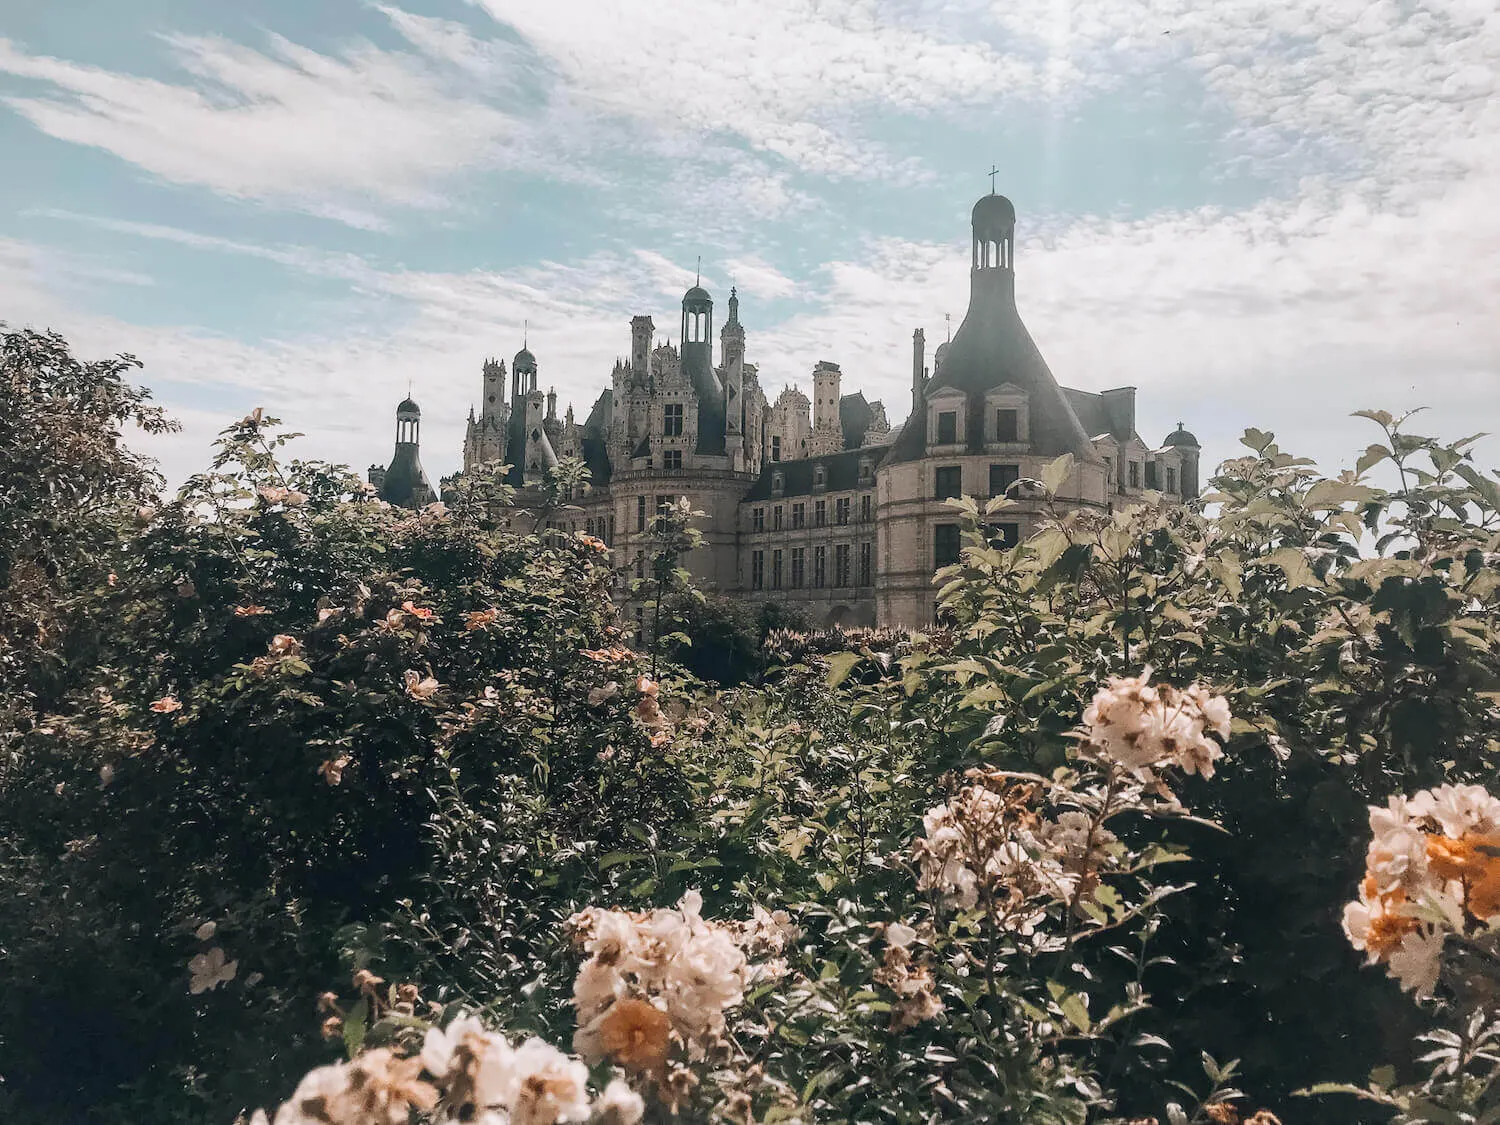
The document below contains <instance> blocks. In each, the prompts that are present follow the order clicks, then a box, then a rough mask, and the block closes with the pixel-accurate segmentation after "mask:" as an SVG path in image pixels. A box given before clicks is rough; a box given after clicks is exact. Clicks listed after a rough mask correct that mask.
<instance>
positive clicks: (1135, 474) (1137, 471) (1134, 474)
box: [1130, 461, 1141, 488]
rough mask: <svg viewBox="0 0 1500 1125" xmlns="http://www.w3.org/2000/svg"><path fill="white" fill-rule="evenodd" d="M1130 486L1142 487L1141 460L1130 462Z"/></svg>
mask: <svg viewBox="0 0 1500 1125" xmlns="http://www.w3.org/2000/svg"><path fill="white" fill-rule="evenodd" d="M1130 487H1131V488H1140V487H1141V463H1140V462H1139V461H1132V462H1130Z"/></svg>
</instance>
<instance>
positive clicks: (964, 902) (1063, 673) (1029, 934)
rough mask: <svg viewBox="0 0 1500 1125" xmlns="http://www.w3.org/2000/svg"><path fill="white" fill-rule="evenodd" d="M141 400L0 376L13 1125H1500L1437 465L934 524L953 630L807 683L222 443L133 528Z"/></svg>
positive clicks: (1459, 482)
mask: <svg viewBox="0 0 1500 1125" xmlns="http://www.w3.org/2000/svg"><path fill="white" fill-rule="evenodd" d="M131 362H132V361H129V360H128V358H122V359H121V360H119V361H108V362H105V363H92V364H91V363H82V362H80V361H78V360H76V359H74V358H73V357H72V355H71V354H70V353H69V351H68V348H67V346H66V344H65V343H64V342H63V341H62V340H60V339H59V338H57V337H56V336H50V335H40V334H36V333H31V332H15V333H8V334H6V335H5V336H4V339H3V349H0V364H3V372H0V378H3V380H4V382H5V385H6V387H7V388H8V392H9V394H10V396H11V398H12V399H14V400H16V401H18V402H20V403H21V406H20V407H19V408H18V414H17V417H22V416H24V417H33V416H35V417H38V418H40V417H42V416H45V417H46V419H47V425H48V427H49V429H48V432H49V433H50V434H52V435H53V436H52V438H51V439H49V441H48V442H46V443H43V444H40V445H38V444H37V443H36V442H35V441H34V440H33V438H32V436H31V435H30V433H29V432H28V431H27V430H26V428H25V426H24V425H15V424H12V419H6V421H5V423H3V424H0V469H3V470H4V472H3V474H0V529H4V530H5V532H6V534H5V536H4V537H3V539H0V564H3V565H0V614H3V616H0V662H3V667H4V670H5V678H4V682H3V684H0V720H3V727H0V849H3V855H0V1076H3V1080H4V1081H3V1084H0V1116H3V1117H4V1119H5V1120H15V1121H22V1122H32V1121H35V1122H48V1123H58V1122H67V1123H72V1122H87V1123H89V1125H117V1123H118V1125H124V1123H135V1122H142V1121H164V1122H174V1123H176V1122H182V1123H187V1122H193V1123H197V1122H204V1123H216V1125H229V1123H230V1122H233V1121H236V1120H240V1121H243V1122H250V1121H256V1122H261V1121H266V1122H274V1123H275V1125H302V1123H310V1122H317V1123H320V1125H330V1123H332V1125H355V1123H360V1125H364V1123H370V1125H374V1123H382V1125H384V1123H406V1122H408V1121H412V1120H428V1121H464V1122H483V1123H485V1125H550V1123H554V1122H562V1121H597V1122H601V1123H602V1122H611V1123H615V1125H627V1123H632V1122H638V1121H643V1120H644V1121H650V1122H659V1121H668V1120H680V1121H685V1122H704V1123H706V1122H711V1121H725V1122H808V1123H811V1122H869V1123H876V1122H891V1123H906V1122H930V1121H941V1120H952V1121H999V1122H1016V1123H1025V1125H1053V1123H1055V1125H1082V1123H1084V1122H1104V1121H1117V1122H1124V1121H1133V1122H1145V1121H1152V1120H1154V1121H1156V1122H1158V1123H1161V1125H1183V1123H1206V1122H1215V1123H1221V1125H1222V1123H1226V1122H1227V1123H1235V1122H1243V1123H1245V1125H1250V1123H1254V1125H1272V1123H1274V1122H1277V1121H1280V1122H1284V1123H1286V1125H1292V1123H1293V1122H1313V1121H1327V1120H1330V1119H1337V1120H1340V1121H1350V1122H1361V1121H1370V1122H1375V1121H1387V1120H1396V1121H1401V1122H1419V1121H1432V1122H1444V1123H1449V1122H1454V1123H1465V1122H1468V1123H1475V1125H1478V1123H1480V1122H1492V1123H1493V1122H1495V1121H1497V1120H1500V936H1497V935H1500V785H1497V783H1496V777H1497V776H1500V657H1497V654H1496V634H1497V629H1500V483H1497V479H1496V477H1495V475H1494V474H1493V473H1485V472H1483V471H1481V470H1480V469H1479V468H1478V467H1477V466H1476V465H1475V464H1474V462H1473V460H1472V456H1471V453H1470V447H1471V445H1472V439H1469V440H1466V441H1460V442H1457V443H1451V444H1449V443H1444V442H1441V441H1439V440H1436V439H1432V438H1426V437H1421V436H1417V435H1416V434H1414V433H1412V432H1410V431H1409V420H1408V419H1396V418H1393V417H1390V416H1388V415H1385V414H1383V413H1380V412H1378V411H1372V412H1369V413H1368V414H1367V415H1366V416H1367V417H1368V418H1369V420H1370V421H1371V423H1372V425H1373V426H1374V427H1376V428H1377V430H1378V431H1379V433H1380V435H1381V437H1380V440H1379V441H1377V442H1376V443H1375V444H1372V445H1371V446H1370V447H1369V448H1368V449H1367V450H1365V451H1364V452H1363V453H1362V454H1360V455H1359V457H1358V459H1357V462H1356V465H1355V467H1354V468H1352V469H1350V470H1346V471H1344V472H1341V473H1340V474H1338V475H1337V476H1332V477H1329V476H1325V475H1322V474H1321V473H1320V472H1319V471H1318V470H1317V469H1316V467H1315V466H1313V465H1312V464H1311V463H1309V462H1307V461H1305V460H1303V459H1300V458H1297V457H1294V456H1292V455H1290V454H1288V453H1286V452H1284V451H1282V450H1281V449H1280V448H1279V447H1278V446H1277V444H1276V442H1275V440H1274V438H1273V436H1272V435H1270V434H1269V433H1263V432H1260V431H1256V430H1250V431H1247V432H1246V435H1245V439H1244V442H1245V445H1246V447H1247V453H1246V455H1245V456H1242V457H1239V458H1237V459H1234V460H1231V461H1228V462H1226V463H1225V464H1223V465H1222V466H1220V468H1219V471H1218V473H1217V475H1216V476H1215V477H1214V479H1213V481H1212V486H1211V487H1212V491H1211V492H1210V494H1209V495H1207V496H1205V497H1204V498H1203V499H1202V501H1201V502H1199V503H1195V504H1193V505H1191V506H1189V507H1186V508H1184V507H1179V506H1170V505H1165V504H1163V503H1161V502H1160V498H1159V497H1156V496H1153V495H1151V494H1148V495H1147V496H1146V497H1145V499H1144V501H1143V502H1142V503H1140V504H1138V505H1136V506H1134V507H1132V508H1130V509H1128V510H1125V511H1122V512H1119V513H1114V514H1109V513H1100V512H1093V511H1084V512H1079V511H1067V510H1066V509H1065V508H1063V507H1062V506H1058V507H1057V508H1056V510H1054V511H1053V512H1052V516H1051V518H1050V519H1049V521H1048V523H1047V526H1046V527H1045V528H1044V529H1043V530H1042V531H1041V533H1040V534H1038V535H1037V536H1035V537H1034V538H1033V539H1031V540H1030V541H1028V542H1026V543H1024V544H1021V545H1020V546H1018V547H1015V548H1012V549H1004V548H1000V547H996V546H994V545H993V544H992V542H991V540H990V539H989V538H988V537H987V535H986V532H985V526H986V524H987V522H988V521H990V520H991V519H993V518H994V517H995V516H996V515H997V514H998V513H999V512H1000V511H1001V510H1002V509H1003V508H1004V507H1005V506H1006V505H1007V503H1009V502H1008V501H1005V500H992V501H990V502H989V503H988V504H985V505H981V503H980V502H977V501H974V500H971V499H966V500H961V501H955V502H954V503H955V505H956V506H957V507H958V508H959V509H960V510H961V512H962V514H963V515H964V517H965V518H966V519H967V520H968V523H969V525H970V530H969V533H968V536H967V539H966V543H965V550H964V551H963V554H962V557H961V560H960V562H959V563H958V564H956V565H955V566H952V567H949V568H947V569H945V570H944V571H943V572H941V573H940V575H939V576H938V582H939V586H940V592H939V602H940V625H938V626H936V627H934V628H931V629H928V630H925V631H923V632H917V633H907V632H904V631H901V630H894V629H881V630H862V631H861V630H856V631H851V632H847V633H845V632H831V633H825V634H810V633H807V632H805V631H799V630H796V629H795V628H791V629H789V628H785V627H784V626H785V625H786V624H787V623H786V622H784V621H781V620H779V619H776V618H774V617H767V616H762V617H756V616H755V615H753V614H747V613H743V612H740V611H736V610H734V609H733V608H732V607H728V606H725V605H722V604H720V603H716V602H713V601H709V602H706V603H705V602H703V601H702V600H701V595H699V594H698V593H697V592H696V591H693V590H691V588H690V587H689V586H688V585H687V584H686V583H685V581H684V579H685V574H686V572H685V570H684V569H683V556H684V555H685V554H687V553H688V552H690V551H691V550H693V549H694V547H695V536H694V533H693V528H692V513H691V511H690V510H686V509H685V510H683V511H680V512H679V511H672V512H667V513H663V514H662V516H661V518H660V519H659V521H658V522H659V526H658V527H657V528H656V539H657V546H656V548H655V549H654V551H653V560H652V569H651V572H650V574H649V575H648V574H643V575H642V576H641V577H640V578H639V579H635V578H634V575H633V574H627V573H624V572H621V571H617V570H615V569H614V568H613V563H612V560H611V557H610V553H609V551H608V550H607V549H606V548H605V546H604V544H602V543H600V542H598V541H597V540H594V539H591V538H590V537H587V536H580V535H575V534H569V533H564V532H559V531H555V530H549V529H548V528H547V527H546V523H547V522H548V521H547V520H546V518H545V516H546V514H547V513H543V518H538V519H536V520H529V519H522V520H514V519H508V518H507V515H506V513H507V511H508V509H507V508H506V507H505V505H506V503H507V502H508V501H509V500H510V499H512V494H511V492H510V490H509V489H508V488H507V487H506V486H505V485H504V484H503V478H502V476H501V475H500V474H499V472H498V471H497V469H498V467H494V466H492V467H489V468H488V469H487V470H485V471H481V472H478V473H474V474H471V475H469V476H468V477H466V478H465V479H464V481H463V482H462V487H461V488H460V489H459V490H458V492H457V493H456V494H455V495H453V496H451V497H450V498H449V500H448V502H447V503H446V504H441V505H434V506H432V507H430V508H428V509H426V510H424V511H421V512H408V511H403V510H398V509H392V508H390V507H389V506H388V505H385V504H383V503H381V502H380V501H379V500H378V499H376V498H374V497H373V496H372V495H371V493H370V491H369V489H368V488H367V486H365V485H363V484H362V483H361V482H360V481H359V480H358V479H357V478H356V477H354V476H353V475H352V474H350V473H349V472H348V471H347V470H345V469H343V468H341V467H339V466H333V465H328V464H324V463H321V462H316V461H302V460H298V459H296V458H294V457H291V456H289V454H290V449H289V447H288V442H289V441H290V439H291V438H292V437H293V436H294V435H288V434H285V433H282V432H281V431H280V429H279V427H278V425H277V423H276V422H275V420H274V419H272V418H270V417H267V416H265V415H264V414H263V413H262V412H260V411H257V412H255V413H253V414H251V415H250V416H248V417H246V418H245V419H243V420H242V421H240V422H239V423H237V424H235V425H233V426H230V427H229V428H228V429H226V430H225V431H224V433H223V435H222V436H221V438H220V441H219V443H218V445H217V447H216V450H215V455H214V459H213V462H212V464H211V466H210V468H209V469H208V471H206V472H204V473H203V474H200V475H198V476H195V477H193V478H192V479H190V480H189V481H188V482H187V483H186V484H185V485H183V487H182V488H181V489H179V490H178V491H177V493H176V494H175V495H174V496H171V497H166V498H162V497H158V496H157V490H158V489H159V487H160V482H159V481H158V480H157V479H155V478H154V477H153V476H152V474H151V471H150V467H149V465H147V464H146V463H144V462H142V461H141V460H139V459H137V458H135V457H132V456H131V455H130V454H129V453H128V452H126V450H125V447H124V446H123V445H122V444H121V443H122V440H123V435H122V434H121V432H120V430H121V428H122V427H124V426H125V425H127V424H130V423H140V424H143V425H145V426H146V427H147V428H154V429H161V428H163V427H165V426H166V425H168V422H167V421H166V419H165V418H164V417H162V416H161V415H160V413H159V412H157V411H155V410H154V408H152V407H150V405H149V402H148V399H147V396H146V395H145V393H144V392H142V391H139V390H137V389H135V388H133V387H131V386H129V385H128V384H127V383H126V382H125V380H124V378H123V376H124V374H125V373H126V371H127V370H128V367H129V365H130V363H131ZM90 451H92V452H90ZM1068 469H1069V466H1068V464H1067V461H1066V459H1064V460H1062V461H1060V462H1058V463H1057V464H1055V465H1053V466H1052V467H1051V468H1050V469H1049V471H1048V472H1047V473H1046V474H1045V475H1044V478H1043V479H1041V480H1037V481H1031V482H1027V484H1026V486H1027V487H1028V488H1030V489H1032V490H1033V491H1032V493H1031V494H1032V495H1033V496H1037V497H1041V498H1044V501H1045V502H1046V503H1048V504H1050V503H1051V501H1050V497H1051V496H1052V494H1053V493H1054V492H1055V490H1056V488H1057V486H1058V484H1059V482H1060V481H1061V480H1063V479H1064V478H1065V477H1066V475H1067V472H1068ZM585 486H586V475H585V473H584V472H583V471H582V470H581V469H580V468H579V467H578V466H574V465H565V466H563V467H562V469H561V471H560V472H559V473H558V474H557V475H556V477H555V478H554V479H553V481H552V482H551V486H550V489H549V494H548V505H549V511H555V510H558V509H561V508H565V507H566V506H567V504H568V502H569V499H570V497H571V496H572V495H575V494H576V490H577V489H578V488H580V487H585ZM522 524H524V525H525V526H524V527H523V526H520V525H522ZM633 580H634V581H635V582H637V584H638V585H637V592H638V594H639V596H641V597H644V598H646V599H647V601H648V604H649V606H650V610H651V620H652V622H655V621H657V620H658V616H659V620H660V622H661V623H660V625H659V626H658V627H657V628H656V629H654V630H649V631H648V634H649V635H655V636H660V637H661V638H662V640H661V643H660V644H656V643H648V644H647V645H646V646H645V651H639V650H638V649H637V647H636V646H635V644H634V643H633V641H634V629H633V627H627V623H625V622H623V621H622V620H621V619H620V617H619V614H618V612H617V610H616V608H615V605H614V603H613V601H612V595H613V594H614V593H615V592H617V591H619V590H622V589H627V588H629V587H630V584H631V582H632V581H633ZM631 624H632V625H633V623H631Z"/></svg>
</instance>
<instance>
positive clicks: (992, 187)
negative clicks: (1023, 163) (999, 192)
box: [989, 164, 1000, 195]
mask: <svg viewBox="0 0 1500 1125" xmlns="http://www.w3.org/2000/svg"><path fill="white" fill-rule="evenodd" d="M999 174H1000V169H999V167H998V166H996V165H994V164H991V165H990V172H989V176H990V194H991V195H994V194H995V177H996V176H998V175H999Z"/></svg>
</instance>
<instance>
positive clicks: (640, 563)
mask: <svg viewBox="0 0 1500 1125" xmlns="http://www.w3.org/2000/svg"><path fill="white" fill-rule="evenodd" d="M635 576H636V577H637V578H644V577H646V552H645V551H637V552H636V553H635Z"/></svg>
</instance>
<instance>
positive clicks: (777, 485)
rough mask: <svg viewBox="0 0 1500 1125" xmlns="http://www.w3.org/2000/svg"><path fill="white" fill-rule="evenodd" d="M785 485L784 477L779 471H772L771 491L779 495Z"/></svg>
mask: <svg viewBox="0 0 1500 1125" xmlns="http://www.w3.org/2000/svg"><path fill="white" fill-rule="evenodd" d="M785 487H786V477H784V476H782V475H781V474H780V473H772V474H771V491H772V492H774V493H776V494H777V495H778V496H779V495H780V494H781V490H782V489H784V488H785Z"/></svg>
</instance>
